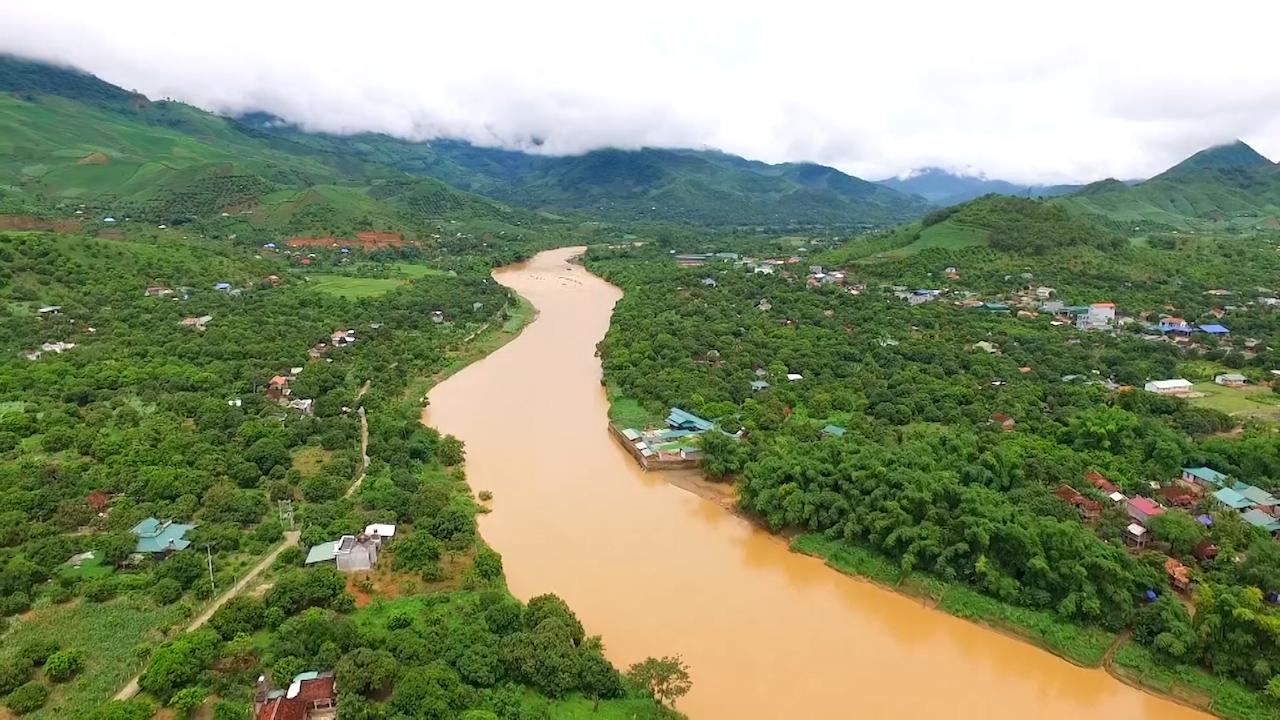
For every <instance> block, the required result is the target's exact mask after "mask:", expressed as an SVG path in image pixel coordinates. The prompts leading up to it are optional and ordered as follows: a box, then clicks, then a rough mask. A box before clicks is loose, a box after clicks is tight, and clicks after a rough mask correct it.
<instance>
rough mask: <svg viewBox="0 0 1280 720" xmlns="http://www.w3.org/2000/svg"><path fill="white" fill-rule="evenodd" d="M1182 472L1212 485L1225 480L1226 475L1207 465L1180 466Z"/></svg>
mask: <svg viewBox="0 0 1280 720" xmlns="http://www.w3.org/2000/svg"><path fill="white" fill-rule="evenodd" d="M1182 472H1184V473H1186V474H1188V475H1190V476H1192V477H1194V478H1199V479H1200V480H1204V481H1205V482H1207V483H1212V484H1214V485H1221V484H1223V483H1225V482H1226V481H1227V476H1226V475H1223V474H1222V473H1220V472H1218V471H1217V470H1214V469H1213V468H1209V467H1193V468H1182Z"/></svg>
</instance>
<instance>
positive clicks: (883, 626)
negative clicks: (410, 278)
mask: <svg viewBox="0 0 1280 720" xmlns="http://www.w3.org/2000/svg"><path fill="white" fill-rule="evenodd" d="M580 251H581V249H580V248H579V249H573V248H566V249H560V250H553V251H549V252H544V253H542V254H540V255H538V256H537V257H536V258H534V259H532V260H530V261H528V262H525V263H520V264H517V265H513V266H510V267H507V268H503V269H501V270H499V271H497V272H496V273H495V274H494V277H495V278H496V279H497V280H498V282H501V283H502V284H503V285H506V286H508V287H510V288H512V289H513V290H515V291H516V292H518V293H520V294H521V295H523V296H524V297H526V298H528V299H529V301H530V302H532V303H533V304H534V306H535V307H537V309H538V311H539V316H538V318H537V320H536V321H534V323H533V324H532V325H530V326H529V327H528V328H526V329H525V331H524V333H523V334H521V335H520V337H518V338H517V339H515V340H514V341H512V342H511V343H509V344H508V345H506V346H505V347H503V348H502V349H500V350H498V351H497V352H495V353H494V354H493V355H491V356H489V357H488V358H485V359H484V360H482V361H480V362H477V363H475V364H473V365H471V366H470V367H468V368H466V369H465V370H463V371H462V372H460V373H458V374H457V375H454V376H453V377H452V378H450V379H449V380H447V381H445V382H444V383H442V384H440V385H439V386H437V387H436V388H435V389H433V390H432V391H431V393H430V405H429V407H428V410H427V412H426V413H425V414H424V417H425V419H426V421H427V422H429V423H430V424H432V425H434V426H436V427H438V428H439V429H440V430H441V431H443V432H448V433H452V434H453V435H455V436H457V437H459V438H461V439H462V440H463V441H464V442H465V443H466V449H467V466H466V467H467V476H468V480H469V482H470V484H471V486H472V488H474V489H475V490H477V491H479V490H490V491H492V492H493V494H494V498H493V503H492V507H493V512H492V513H490V514H488V515H484V516H481V519H480V530H481V533H482V534H483V536H484V538H485V540H487V541H488V542H489V544H490V545H492V546H493V547H494V548H495V549H497V550H498V551H499V552H501V553H502V557H503V562H504V566H505V568H506V574H507V578H508V582H509V584H510V587H511V590H512V592H513V593H515V594H516V595H517V596H519V597H521V598H523V599H526V600H527V599H528V598H530V597H532V596H534V595H537V594H540V593H545V592H554V593H557V594H559V595H560V596H561V597H563V598H565V600H567V601H568V602H569V604H570V605H571V606H572V607H573V609H574V610H575V611H576V612H577V613H578V616H579V617H580V618H581V619H582V622H583V624H584V625H585V626H586V628H587V631H588V632H589V633H591V634H599V635H602V636H603V637H604V643H605V647H606V650H607V654H608V656H609V657H610V659H612V660H613V661H614V662H615V663H617V664H618V665H620V666H623V667H625V666H626V665H629V664H630V663H632V662H635V661H637V660H640V659H643V658H644V657H646V656H649V655H655V656H660V655H665V654H676V653H678V654H680V655H682V656H684V659H685V660H686V661H687V662H688V663H689V665H690V667H691V673H692V676H693V690H692V691H691V692H690V693H689V694H688V695H687V696H686V697H685V698H683V699H682V700H680V702H679V703H678V707H679V709H681V710H682V711H684V712H685V713H687V714H688V715H689V716H690V717H691V718H694V720H705V719H709V718H734V719H740V720H745V719H750V718H769V719H773V718H1016V719H1017V720H1026V719H1027V718H1118V719H1123V720H1142V719H1149V720H1184V719H1187V718H1205V717H1208V716H1206V715H1203V714H1201V713H1198V712H1195V711H1193V710H1189V709H1187V708H1185V707H1182V706H1180V705H1177V704H1175V703H1172V702H1169V701H1166V700H1163V699H1160V698H1158V697H1155V696H1152V695H1149V694H1146V693H1143V692H1141V691H1139V690H1135V689H1133V688H1131V687H1129V686H1127V685H1125V684H1123V683H1121V682H1119V681H1117V680H1115V679H1114V678H1112V677H1111V676H1109V675H1107V674H1106V673H1105V672H1103V671H1101V670H1086V669H1082V668H1079V667H1077V666H1075V665H1072V664H1070V663H1068V662H1065V661H1063V660H1061V659H1059V658H1057V657H1055V656H1053V655H1051V654H1049V653H1047V652H1044V651H1042V650H1039V649H1038V648H1035V647H1033V646H1031V645H1028V644H1025V643H1022V642H1019V641H1017V640H1014V639H1011V638H1009V637H1006V636H1004V635H1001V634H999V633H996V632H993V631H991V630H987V629H984V628H982V627H979V626H977V625H974V624H971V623H968V622H966V621H963V620H959V619H957V618H954V617H952V616H950V615H947V614H945V613H941V612H938V611H935V610H931V609H928V608H925V607H922V605H921V603H920V601H919V600H913V599H910V598H906V597H902V596H899V595H896V594H894V593H892V592H889V591H887V590H884V589H881V588H879V587H876V586H874V585H871V584H869V583H865V582H861V581H859V580H856V579H854V578H849V577H846V576H844V575H841V574H839V573H837V572H835V571H833V570H831V569H829V568H827V567H825V566H824V565H823V564H822V563H821V562H820V561H818V560H815V559H813V558H809V557H805V556H802V555H797V554H795V553H792V552H790V551H789V550H788V549H787V546H786V544H785V543H784V542H782V541H781V540H779V539H778V538H776V537H774V536H772V535H770V534H768V533H766V532H764V531H762V530H760V529H758V528H756V527H754V526H752V525H751V524H750V523H748V522H746V521H744V520H742V519H740V518H738V517H736V516H735V515H733V514H731V513H730V512H728V511H726V510H725V509H724V508H722V507H721V506H719V505H717V504H716V503H714V502H711V501H709V500H705V499H703V498H701V497H698V496H697V495H694V494H692V493H690V492H687V491H685V490H682V489H680V488H677V487H674V486H672V485H671V484H669V483H668V482H667V481H666V480H665V479H664V478H663V476H662V474H660V473H648V474H646V473H645V472H643V471H642V470H640V468H638V467H637V466H636V464H635V462H633V461H632V459H631V457H630V456H629V455H628V454H627V453H626V452H625V451H624V450H623V449H622V448H621V447H619V446H618V445H617V443H616V442H615V441H614V440H613V439H612V438H611V437H610V436H609V434H608V431H607V430H606V426H605V423H606V419H607V411H608V405H607V402H606V399H605V395H604V391H603V388H602V387H601V385H600V363H599V360H598V359H597V358H596V357H595V356H594V352H595V345H596V343H597V342H599V340H600V339H601V338H602V337H603V336H604V333H605V330H606V329H607V328H608V327H609V316H610V312H611V310H612V308H613V305H614V303H615V302H617V300H618V298H620V297H621V296H622V293H621V291H620V290H618V289H617V288H615V287H613V286H611V285H609V284H608V283H606V282H604V281H603V280H601V279H599V278H597V277H595V276H593V275H590V274H589V273H587V272H586V271H585V270H584V269H583V268H582V267H580V266H577V265H572V264H570V263H569V262H568V261H569V259H570V258H571V257H573V256H574V255H576V254H577V253H579V252H580Z"/></svg>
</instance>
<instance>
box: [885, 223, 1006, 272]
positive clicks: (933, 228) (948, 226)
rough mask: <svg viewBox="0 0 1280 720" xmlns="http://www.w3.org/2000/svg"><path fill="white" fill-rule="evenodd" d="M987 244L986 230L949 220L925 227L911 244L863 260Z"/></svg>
mask: <svg viewBox="0 0 1280 720" xmlns="http://www.w3.org/2000/svg"><path fill="white" fill-rule="evenodd" d="M986 244H987V231H986V230H983V229H982V228H976V227H970V226H968V225H962V224H960V223H957V222H954V221H952V220H947V221H945V222H940V223H938V224H936V225H930V226H929V227H927V228H925V229H924V230H923V231H921V233H920V237H919V238H917V239H916V240H914V241H912V242H911V243H910V244H908V245H903V246H902V247H896V248H892V249H888V250H882V251H880V252H876V253H873V254H870V255H867V256H865V257H864V258H863V262H879V261H882V260H892V259H895V258H903V257H907V256H910V255H915V254H916V253H918V252H920V251H921V250H928V249H931V248H942V249H945V250H958V249H960V248H966V247H980V246H982V245H986Z"/></svg>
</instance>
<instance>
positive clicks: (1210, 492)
mask: <svg viewBox="0 0 1280 720" xmlns="http://www.w3.org/2000/svg"><path fill="white" fill-rule="evenodd" d="M1085 482H1087V483H1088V484H1089V485H1090V486H1092V487H1093V488H1094V490H1096V491H1097V492H1098V493H1100V494H1101V495H1102V496H1104V497H1106V499H1107V500H1109V501H1110V502H1111V503H1112V504H1114V505H1116V506H1121V507H1123V508H1124V511H1125V514H1126V515H1127V516H1128V518H1129V521H1130V522H1129V524H1128V525H1127V526H1126V527H1125V531H1124V539H1125V543H1126V544H1128V545H1129V546H1130V547H1133V548H1135V549H1142V548H1145V547H1147V546H1148V545H1149V544H1150V542H1151V535H1150V528H1151V520H1152V518H1155V517H1158V516H1160V515H1162V514H1164V513H1166V512H1187V511H1189V510H1190V508H1192V507H1193V506H1195V505H1196V504H1197V502H1199V501H1200V500H1201V499H1202V498H1204V497H1205V496H1211V497H1213V498H1214V500H1215V501H1216V502H1217V503H1218V504H1220V505H1221V506H1222V507H1224V508H1227V509H1230V510H1234V511H1236V512H1238V513H1240V517H1241V518H1242V519H1243V520H1244V521H1245V522H1247V523H1248V524H1250V525H1252V526H1254V527H1256V528H1260V529H1262V530H1264V531H1266V532H1267V533H1269V534H1270V535H1271V536H1272V537H1277V536H1280V499H1277V498H1276V497H1275V496H1273V495H1272V494H1271V493H1269V492H1267V491H1265V490H1263V489H1261V488H1258V487H1255V486H1253V485H1250V484H1248V483H1244V482H1238V481H1237V482H1231V481H1230V478H1229V477H1228V476H1227V475H1225V474H1223V473H1221V472H1218V471H1217V470H1214V469H1213V468H1209V467H1187V468H1183V469H1182V471H1181V473H1180V475H1179V476H1178V477H1177V478H1176V479H1175V480H1174V481H1173V482H1171V483H1168V484H1166V485H1163V486H1162V485H1160V484H1158V483H1152V486H1153V487H1152V495H1153V496H1154V497H1146V496H1144V495H1135V496H1133V497H1129V496H1126V495H1125V494H1124V493H1122V492H1120V490H1119V488H1117V487H1116V485H1115V484H1114V483H1112V482H1111V481H1110V480H1108V479H1107V478H1106V477H1105V476H1104V475H1102V473H1099V472H1098V471H1096V470H1090V471H1089V472H1087V473H1086V474H1085ZM1053 494H1054V495H1056V496H1057V497H1059V498H1061V499H1062V500H1063V501H1065V502H1067V503H1068V504H1070V505H1071V506H1072V507H1074V508H1075V509H1076V510H1077V512H1079V514H1080V517H1081V519H1083V520H1085V521H1093V520H1096V519H1097V518H1098V517H1099V516H1100V515H1101V514H1102V509H1103V503H1102V502H1099V501H1097V500H1095V499H1093V498H1090V497H1087V496H1085V495H1084V494H1083V493H1081V492H1080V491H1078V490H1076V489H1075V488H1073V487H1070V486H1069V485H1062V486H1061V487H1059V488H1057V489H1056V490H1054V492H1053ZM1195 519H1196V521H1197V522H1199V523H1200V524H1202V525H1205V526H1210V525H1212V524H1213V517H1212V516H1210V515H1207V514H1201V515H1196V516H1195ZM1192 554H1193V555H1194V556H1195V557H1196V559H1197V560H1199V561H1201V562H1207V561H1210V560H1213V559H1214V558H1216V557H1217V555H1218V548H1217V546H1216V545H1214V544H1213V543H1212V542H1210V541H1209V540H1204V541H1202V542H1200V543H1199V544H1198V545H1196V547H1195V548H1193V549H1192ZM1165 571H1166V572H1167V573H1168V575H1169V580H1170V582H1171V583H1172V584H1173V586H1174V587H1176V588H1178V589H1181V590H1185V589H1187V587H1188V585H1189V576H1188V572H1187V568H1186V567H1185V566H1183V565H1182V563H1181V562H1180V561H1178V559H1177V558H1172V557H1171V558H1168V559H1167V560H1166V561H1165Z"/></svg>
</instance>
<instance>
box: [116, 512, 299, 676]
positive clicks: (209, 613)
mask: <svg viewBox="0 0 1280 720" xmlns="http://www.w3.org/2000/svg"><path fill="white" fill-rule="evenodd" d="M300 536H301V533H300V532H298V531H296V530H292V531H289V532H287V533H285V534H284V542H282V543H280V544H279V545H277V546H276V549H275V550H272V551H271V553H270V554H269V555H267V556H266V557H264V558H263V559H262V562H260V563H258V564H257V565H254V566H253V569H252V570H250V571H249V573H248V574H247V575H245V576H244V577H242V578H240V581H239V582H237V583H236V584H235V585H232V586H231V589H230V590H228V591H226V592H224V593H222V594H221V595H219V596H218V599H216V600H214V601H213V602H212V603H210V604H209V605H208V607H206V608H205V609H204V612H202V613H200V614H199V615H198V616H196V618H195V619H194V620H192V621H191V624H189V625H187V628H186V629H187V632H190V631H192V630H195V629H197V628H199V627H200V626H201V625H204V624H205V623H207V622H209V618H211V617H213V614H214V613H215V612H217V610H218V608H220V607H222V606H223V605H225V604H227V601H228V600H230V599H231V598H233V597H235V596H236V595H239V594H240V593H242V592H244V590H245V588H247V587H249V584H250V583H252V582H253V581H254V580H255V579H257V577H258V576H259V575H261V574H262V571H263V570H266V569H267V568H269V567H271V563H273V562H275V560H276V557H277V556H279V555H280V553H281V552H283V551H284V549H285V548H287V547H290V546H293V545H297V544H298V538H299V537H300ZM139 677H141V675H135V676H134V677H133V679H132V680H130V681H129V682H128V684H126V685H125V686H124V688H123V689H121V690H120V692H118V693H116V696H115V699H116V700H128V699H129V698H131V697H133V696H134V695H137V694H138V678H139Z"/></svg>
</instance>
